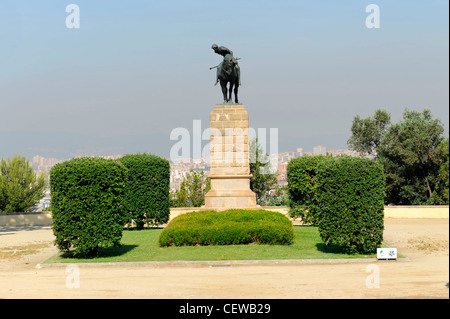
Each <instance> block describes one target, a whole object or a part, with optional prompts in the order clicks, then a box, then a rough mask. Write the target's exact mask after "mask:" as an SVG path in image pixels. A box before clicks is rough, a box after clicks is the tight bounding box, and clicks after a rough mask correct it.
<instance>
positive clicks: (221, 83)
mask: <svg viewBox="0 0 450 319" xmlns="http://www.w3.org/2000/svg"><path fill="white" fill-rule="evenodd" d="M220 86H221V87H222V94H223V104H226V103H227V83H226V82H225V81H224V80H220Z"/></svg>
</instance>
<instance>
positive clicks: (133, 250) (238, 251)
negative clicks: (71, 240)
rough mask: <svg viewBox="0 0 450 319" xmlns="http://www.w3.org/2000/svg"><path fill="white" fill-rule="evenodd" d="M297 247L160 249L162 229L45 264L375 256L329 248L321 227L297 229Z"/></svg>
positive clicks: (60, 256)
mask: <svg viewBox="0 0 450 319" xmlns="http://www.w3.org/2000/svg"><path fill="white" fill-rule="evenodd" d="M294 229H295V238H294V243H293V244H292V245H289V246H282V245H256V244H255V245H233V246H184V247H164V248H161V247H159V245H158V237H159V234H160V233H161V231H162V229H152V228H150V229H144V230H140V231H138V230H124V232H123V237H122V241H121V242H122V246H121V247H118V248H114V247H111V248H101V249H99V255H98V257H96V258H73V257H72V255H71V253H70V252H69V253H63V254H58V255H56V256H53V257H51V258H49V259H48V260H46V261H45V263H80V262H132V261H177V260H184V261H186V260H188V261H189V260H190V261H192V260H211V261H214V260H267V259H313V258H316V259H329V258H364V257H376V254H373V255H360V254H354V255H346V254H342V253H340V252H339V247H337V246H331V247H328V248H326V247H325V246H324V245H323V242H322V239H321V238H320V235H319V232H318V229H317V227H312V226H294Z"/></svg>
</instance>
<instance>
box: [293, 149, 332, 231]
mask: <svg viewBox="0 0 450 319" xmlns="http://www.w3.org/2000/svg"><path fill="white" fill-rule="evenodd" d="M327 158H329V157H327V156H322V155H318V156H303V157H299V158H294V159H292V160H290V161H289V164H288V166H287V182H288V193H289V207H290V211H289V213H290V215H291V217H293V218H301V219H302V220H303V222H306V223H312V224H314V223H315V218H314V216H315V214H316V212H315V205H314V196H315V193H316V192H315V185H316V181H317V177H316V170H317V165H318V164H319V163H320V162H321V161H323V160H326V159H327Z"/></svg>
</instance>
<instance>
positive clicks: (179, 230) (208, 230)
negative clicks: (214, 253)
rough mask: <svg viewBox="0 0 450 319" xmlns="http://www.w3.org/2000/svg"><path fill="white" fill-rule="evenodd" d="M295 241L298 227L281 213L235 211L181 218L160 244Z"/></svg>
mask: <svg viewBox="0 0 450 319" xmlns="http://www.w3.org/2000/svg"><path fill="white" fill-rule="evenodd" d="M293 239H294V227H293V225H292V223H291V221H290V220H289V219H288V218H287V217H286V216H284V215H282V214H280V213H276V212H270V211H266V210H243V209H241V210H239V209H232V210H227V211H222V212H216V211H199V212H191V213H186V214H183V215H180V216H178V217H176V218H174V219H173V220H172V221H171V222H170V223H169V224H168V225H167V227H166V228H165V229H164V230H163V231H162V232H161V234H160V237H159V245H160V246H162V247H163V246H193V245H243V244H251V243H256V244H268V245H290V244H292V242H293Z"/></svg>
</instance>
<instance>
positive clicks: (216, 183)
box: [205, 175, 257, 210]
mask: <svg viewBox="0 0 450 319" xmlns="http://www.w3.org/2000/svg"><path fill="white" fill-rule="evenodd" d="M250 177H251V175H234V176H229V175H222V176H221V175H215V176H214V175H211V176H210V177H209V178H210V179H211V190H210V191H209V192H208V193H207V194H206V195H205V208H208V209H214V210H225V209H233V208H256V207H257V206H256V194H255V193H253V192H252V191H251V189H250Z"/></svg>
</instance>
